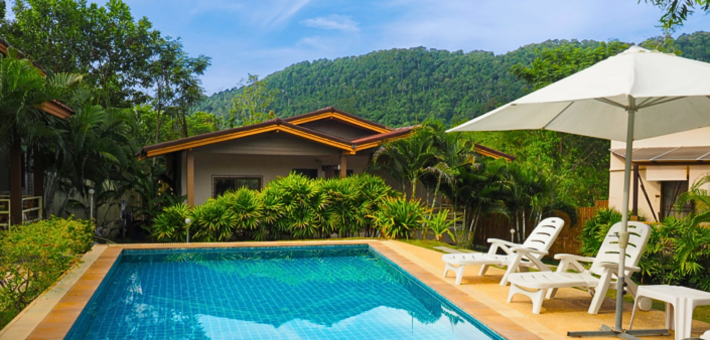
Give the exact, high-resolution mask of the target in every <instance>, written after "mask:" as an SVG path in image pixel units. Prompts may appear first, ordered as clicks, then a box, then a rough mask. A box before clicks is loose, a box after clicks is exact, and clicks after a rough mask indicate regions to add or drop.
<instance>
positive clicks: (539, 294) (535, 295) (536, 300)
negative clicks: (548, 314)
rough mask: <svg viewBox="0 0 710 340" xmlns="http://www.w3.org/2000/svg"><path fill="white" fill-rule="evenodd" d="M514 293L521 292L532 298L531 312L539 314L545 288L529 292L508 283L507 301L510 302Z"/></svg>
mask: <svg viewBox="0 0 710 340" xmlns="http://www.w3.org/2000/svg"><path fill="white" fill-rule="evenodd" d="M515 294H522V295H525V296H527V297H529V298H530V300H532V305H533V308H532V312H533V314H540V310H541V309H542V302H543V300H544V299H545V290H544V289H538V290H536V291H534V292H529V291H527V290H524V289H522V288H520V287H518V286H516V285H514V284H511V285H510V291H508V302H509V303H510V302H511V301H513V296H515Z"/></svg>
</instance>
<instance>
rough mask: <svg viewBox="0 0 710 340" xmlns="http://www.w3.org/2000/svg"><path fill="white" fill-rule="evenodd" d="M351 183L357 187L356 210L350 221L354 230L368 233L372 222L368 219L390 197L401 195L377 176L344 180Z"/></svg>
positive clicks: (364, 175) (357, 176)
mask: <svg viewBox="0 0 710 340" xmlns="http://www.w3.org/2000/svg"><path fill="white" fill-rule="evenodd" d="M344 180H346V181H352V182H354V183H355V185H356V186H357V196H356V197H355V206H356V209H355V210H354V211H353V215H352V219H353V223H355V225H356V230H365V231H368V232H369V231H370V230H371V229H372V228H370V227H371V226H372V220H371V219H370V218H369V217H368V216H370V215H372V214H373V213H375V211H377V210H379V209H380V206H381V205H382V204H383V202H384V201H385V200H386V199H388V198H390V197H399V196H401V195H402V194H401V193H399V192H398V191H396V190H394V189H392V188H391V187H390V186H389V185H387V184H386V183H385V180H384V179H382V177H379V176H373V175H370V174H361V175H355V176H351V177H348V178H346V179H344Z"/></svg>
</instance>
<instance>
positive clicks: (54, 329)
mask: <svg viewBox="0 0 710 340" xmlns="http://www.w3.org/2000/svg"><path fill="white" fill-rule="evenodd" d="M335 244H369V245H370V246H371V247H372V248H373V249H375V250H376V251H377V252H379V253H380V254H382V255H384V256H386V257H387V258H389V259H390V260H391V261H393V262H394V263H396V264H397V265H398V266H400V267H401V268H402V269H404V270H406V271H407V272H408V273H410V274H411V275H413V276H414V277H416V278H417V279H419V280H420V281H422V282H423V283H425V284H426V285H427V286H429V287H431V288H432V289H434V290H435V291H437V292H438V293H439V294H440V295H442V296H444V297H445V298H446V299H448V300H449V301H451V302H453V303H454V304H456V305H457V306H459V308H461V309H463V310H464V311H466V312H467V313H469V314H470V315H471V316H473V317H474V318H476V319H478V320H479V321H481V322H482V323H483V324H485V325H487V326H488V327H489V328H491V329H493V330H494V331H496V332H497V333H498V334H500V335H502V336H503V337H505V338H507V339H516V340H517V339H521V340H527V339H550V340H555V339H569V338H568V337H567V336H566V334H567V331H583V330H585V331H586V330H596V329H599V327H600V325H602V324H607V325H611V324H613V321H614V301H613V300H612V299H606V301H605V302H604V304H603V306H602V309H601V311H600V313H599V314H598V315H590V314H587V312H586V311H587V308H588V306H589V303H590V302H591V297H590V296H589V294H588V293H587V292H585V291H581V290H577V289H560V290H559V291H558V293H557V295H556V298H555V299H553V300H545V302H544V303H543V307H542V313H541V314H540V315H535V314H532V311H531V310H532V304H531V302H530V300H529V299H527V298H526V297H524V296H516V297H515V298H514V299H513V302H512V303H507V302H506V300H507V296H508V287H502V286H500V285H499V284H498V282H499V281H500V279H501V277H502V275H503V273H504V271H503V270H501V269H498V268H491V269H489V270H488V275H486V276H483V277H479V276H477V273H478V270H479V269H480V268H479V266H467V267H466V269H465V272H464V277H463V280H462V284H461V285H455V284H454V278H453V276H454V275H453V273H450V274H449V275H448V276H447V278H441V274H442V272H443V268H444V266H443V262H441V255H442V253H439V252H436V251H433V250H429V249H425V248H421V247H418V246H414V245H410V244H407V243H403V242H398V241H383V240H342V241H338V240H328V241H280V242H233V243H191V244H185V243H173V244H125V245H110V246H105V245H98V246H95V247H94V248H93V249H92V250H91V251H90V252H89V253H87V254H86V255H84V257H83V262H82V263H81V264H78V265H76V266H75V267H74V268H72V269H71V270H70V271H69V272H68V273H67V274H66V275H64V276H63V277H62V278H61V279H60V281H59V282H58V283H57V284H55V285H54V286H53V287H52V288H50V289H49V290H48V291H46V292H45V293H44V294H42V295H41V296H40V297H39V298H38V299H36V300H35V301H34V302H32V304H31V305H30V306H28V308H26V309H25V310H24V311H23V312H22V313H21V314H20V315H18V316H17V317H16V318H15V319H14V320H13V321H12V322H10V324H8V325H7V326H6V327H5V328H4V329H3V330H2V331H0V340H10V339H11V340H20V339H43V340H44V339H64V337H65V336H66V334H67V333H68V332H69V330H70V329H71V327H72V325H73V323H74V322H75V321H76V319H77V318H78V317H79V314H81V311H82V310H83V308H84V307H85V306H86V304H87V303H88V301H89V299H90V298H91V296H92V295H93V293H94V292H95V291H96V289H97V288H98V287H99V285H100V284H101V281H102V280H103V279H104V277H105V276H106V275H107V274H108V272H109V270H110V269H111V266H112V265H113V263H114V262H115V261H116V259H117V258H118V256H119V255H120V253H121V252H122V251H123V249H158V248H208V247H209V248H222V247H225V248H226V247H274V246H309V245H335ZM624 311H625V315H624V316H625V323H624V324H625V325H628V322H629V318H630V314H631V304H630V303H627V304H626V306H625V307H624ZM664 320H665V313H664V312H661V311H657V310H654V311H650V312H640V313H638V315H637V317H636V321H635V326H636V327H635V328H638V329H645V328H663V325H664ZM708 329H710V324H707V323H703V322H700V321H693V335H694V336H697V335H700V334H702V333H703V332H704V331H705V330H708ZM590 339H591V338H590ZM644 339H649V340H654V339H659V340H660V339H672V337H669V336H661V337H644Z"/></svg>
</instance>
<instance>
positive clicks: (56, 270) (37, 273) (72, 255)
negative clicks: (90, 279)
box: [0, 217, 94, 327]
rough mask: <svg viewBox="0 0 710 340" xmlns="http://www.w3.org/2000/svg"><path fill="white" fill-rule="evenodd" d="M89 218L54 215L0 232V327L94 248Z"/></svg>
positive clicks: (92, 230)
mask: <svg viewBox="0 0 710 340" xmlns="http://www.w3.org/2000/svg"><path fill="white" fill-rule="evenodd" d="M93 232H94V229H93V226H92V224H91V223H89V221H83V220H75V219H73V218H71V217H70V218H67V219H62V218H57V217H53V218H51V219H48V220H42V221H39V222H36V223H31V224H25V225H19V226H15V227H12V228H11V229H10V230H9V231H2V232H0V247H1V248H0V249H2V250H0V272H2V273H3V275H4V278H3V280H2V281H0V327H3V326H5V325H6V324H7V323H8V322H10V320H12V318H14V317H15V315H17V314H18V313H19V312H20V311H22V310H23V309H24V308H25V307H26V306H27V305H28V304H29V303H30V302H32V300H34V299H35V298H37V296H39V295H40V294H41V293H42V292H43V291H44V290H45V289H47V288H48V287H50V286H51V285H52V284H54V282H55V281H56V280H57V279H59V277H60V276H61V275H62V273H64V272H65V271H66V270H67V269H69V268H70V267H71V266H72V264H74V263H76V262H77V261H78V259H79V255H81V254H83V253H85V252H87V251H88V250H89V249H91V246H92V244H93Z"/></svg>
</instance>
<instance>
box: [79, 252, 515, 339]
mask: <svg viewBox="0 0 710 340" xmlns="http://www.w3.org/2000/svg"><path fill="white" fill-rule="evenodd" d="M66 339H71V340H80V339H81V340H94V339H156V340H162V339H442V340H443V339H452V340H453V339H502V338H501V337H500V336H498V335H497V334H495V333H494V332H492V331H491V330H490V329H488V328H487V327H485V326H483V325H481V324H480V323H479V322H478V321H476V320H475V319H473V318H471V317H470V316H469V315H467V314H466V313H464V312H463V311H461V310H460V309H459V308H458V307H456V306H454V305H453V304H451V303H450V302H448V301H446V300H445V299H443V298H442V297H441V296H439V295H438V294H436V293H435V292H434V291H433V290H431V289H430V288H429V287H427V286H425V285H423V284H422V283H421V282H419V281H418V280H416V279H415V278H414V277H412V276H410V275H409V274H407V273H406V272H404V271H403V270H401V269H400V268H399V267H398V266H397V265H395V264H394V263H392V262H390V261H389V260H388V259H387V258H385V257H383V256H381V255H379V254H378V253H377V251H375V250H374V249H372V248H370V247H369V246H368V245H339V246H309V247H259V248H205V249H199V248H198V249H195V248H193V249H169V250H162V249H161V250H130V249H126V250H123V252H122V253H121V255H120V257H119V259H118V260H117V261H116V263H115V264H114V265H113V267H112V269H111V271H110V273H109V274H108V275H107V276H106V278H105V279H104V281H103V283H102V284H101V286H100V287H99V289H98V290H97V291H96V293H95V294H94V295H93V297H92V298H91V300H90V301H89V304H88V305H87V306H86V308H85V309H84V311H83V312H82V313H81V315H80V317H79V319H78V320H77V321H76V322H75V324H74V326H73V327H72V329H71V331H70V332H69V334H68V335H67V337H66Z"/></svg>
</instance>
